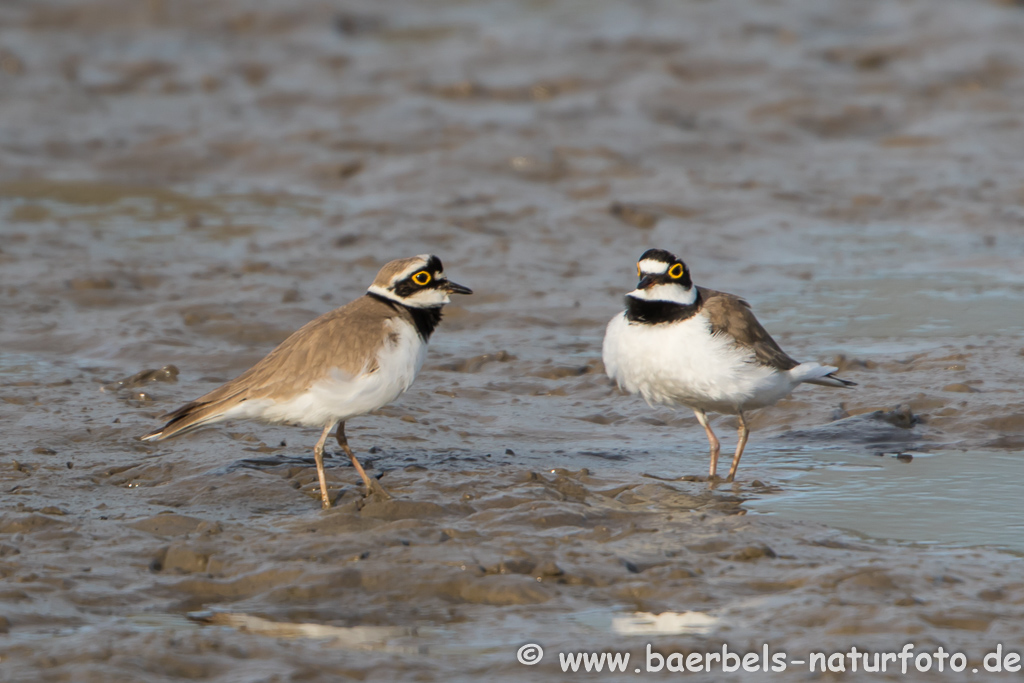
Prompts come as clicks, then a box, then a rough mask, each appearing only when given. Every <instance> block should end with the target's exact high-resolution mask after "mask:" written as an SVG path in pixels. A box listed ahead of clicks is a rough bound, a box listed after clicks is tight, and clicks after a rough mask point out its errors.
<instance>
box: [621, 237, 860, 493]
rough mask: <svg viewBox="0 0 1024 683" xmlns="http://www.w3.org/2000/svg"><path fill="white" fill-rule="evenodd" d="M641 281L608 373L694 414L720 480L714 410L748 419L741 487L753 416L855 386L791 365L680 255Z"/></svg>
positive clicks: (644, 265) (662, 258)
mask: <svg viewBox="0 0 1024 683" xmlns="http://www.w3.org/2000/svg"><path fill="white" fill-rule="evenodd" d="M637 276H638V277H639V278H640V283H639V284H638V285H637V286H636V289H634V290H633V291H632V292H629V293H628V294H627V295H626V310H625V311H623V312H622V313H621V314H619V315H617V316H615V317H614V318H612V320H611V322H609V323H608V327H607V329H606V331H605V337H604V349H603V357H604V365H605V370H606V372H607V373H608V376H609V377H611V378H612V379H614V380H615V381H616V383H617V384H618V385H619V387H620V388H622V389H624V390H626V391H628V392H630V393H633V394H637V393H638V394H640V395H641V396H643V398H644V400H645V401H647V403H648V405H652V406H653V405H655V404H659V403H660V404H667V405H684V406H687V407H688V408H690V409H691V410H693V412H694V414H696V416H697V421H698V422H700V424H701V426H702V427H704V431H705V432H707V436H708V442H709V443H710V445H711V470H710V475H709V479H710V480H711V481H713V480H714V479H715V470H716V468H717V465H718V453H719V449H720V445H719V442H718V438H717V437H716V436H715V433H714V432H713V431H712V430H711V426H710V425H709V424H708V417H707V412H708V411H713V412H716V413H725V414H728V415H736V416H737V417H738V418H739V442H738V444H737V445H736V454H735V455H734V456H733V459H732V467H730V468H729V476H728V477H727V478H726V481H732V480H733V478H734V477H735V476H736V468H737V467H739V464H740V457H741V456H742V455H743V448H744V447H745V446H746V443H747V437H748V436H749V434H750V430H749V429H747V424H746V421H745V419H744V413H745V412H746V411H748V410H754V409H756V408H763V407H765V406H770V405H773V404H774V403H776V402H777V401H778V400H779V399H781V398H783V397H784V396H788V395H789V393H790V392H791V391H793V389H794V388H795V387H796V386H797V385H798V384H802V383H804V382H806V383H809V384H821V385H824V386H829V387H849V386H854V382H850V381H848V380H845V379H840V378H839V377H836V376H835V374H834V373H835V372H837V371H838V368H834V367H830V366H827V365H820V364H818V363H798V362H797V361H795V360H793V359H792V358H790V357H789V356H788V355H786V353H785V352H784V351H783V350H782V349H781V348H779V345H778V344H777V343H775V340H774V339H772V337H771V335H769V334H768V332H767V331H766V330H765V329H764V328H763V327H762V326H761V324H760V323H759V322H758V321H757V318H755V317H754V314H753V313H752V312H751V310H750V305H749V304H748V303H747V302H746V301H744V300H743V299H741V298H739V297H737V296H734V295H732V294H726V293H725V292H716V291H715V290H713V289H705V288H704V287H695V286H694V285H693V282H692V281H691V279H690V270H689V269H688V268H687V267H686V264H685V263H683V262H682V261H680V260H679V258H678V257H676V256H675V255H674V254H671V253H669V252H667V251H665V250H663V249H649V250H647V251H645V252H644V253H643V255H642V256H641V257H640V260H639V262H638V263H637Z"/></svg>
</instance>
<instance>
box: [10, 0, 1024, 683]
mask: <svg viewBox="0 0 1024 683" xmlns="http://www.w3.org/2000/svg"><path fill="white" fill-rule="evenodd" d="M1022 30H1024V13H1022V12H1021V10H1020V8H1019V7H1017V6H1016V5H1015V4H1013V3H1002V2H979V3H973V4H970V5H966V4H962V3H956V2H953V1H952V0H949V1H946V0H940V1H938V2H936V1H929V2H925V1H924V0H910V1H908V2H903V3H899V4H892V3H884V2H868V3H858V4H849V3H840V2H829V3H825V4H821V3H816V2H806V1H804V0H785V1H783V2H778V3H773V4H771V5H770V6H769V5H751V4H749V3H741V2H738V1H737V2H732V1H731V0H730V1H727V0H721V1H719V0H715V1H713V2H695V3H683V4H680V3H668V2H665V3H644V4H629V5H623V4H621V3H604V2H597V3H594V2H588V3H582V4H581V3H574V2H571V1H568V0H565V1H558V2H545V3H522V4H520V3H464V2H431V3H427V4H423V3H411V2H408V3H407V2H399V1H395V2H390V1H389V2H383V3H381V2H366V3H346V4H345V5H344V6H340V5H337V4H331V3H320V2H303V3H283V2H276V1H269V2H264V3H259V4H258V5H251V4H246V3H236V2H230V1H228V2H222V3H217V4H215V5H210V4H209V3H201V2H191V1H189V2H174V3H171V2H161V1H159V0H157V1H154V2H147V3H138V2H125V1H121V0H94V1H85V0H83V1H82V2H49V1H47V2H33V3H8V4H5V5H4V6H2V7H0V121H2V124H0V491H2V502H0V631H2V632H3V633H2V635H0V678H3V679H4V680H11V681H46V680H52V681H171V680H208V681H230V680H252V681H293V680H294V681H298V680H348V679H356V680H381V681H388V680H412V679H415V680H438V681H441V680H443V681H461V680H474V681H476V680H484V679H487V680H522V679H523V678H524V676H527V675H529V676H530V677H531V678H533V679H537V680H547V679H548V678H555V677H558V676H560V675H561V674H560V673H559V672H558V670H557V664H556V663H554V662H555V661H557V660H556V659H555V653H557V652H558V651H559V650H579V649H587V650H602V649H618V650H629V651H631V652H634V653H635V656H639V653H640V652H641V651H642V648H643V646H644V644H646V643H647V642H651V643H654V644H655V646H656V647H657V648H659V649H661V650H662V651H665V652H669V651H681V652H693V651H704V650H712V649H716V648H718V649H720V647H721V644H722V643H723V642H725V643H728V644H729V645H730V647H731V648H733V649H745V650H757V649H759V648H760V646H761V644H762V643H765V642H767V643H770V644H771V646H772V648H773V649H787V650H790V651H792V652H797V651H801V650H804V651H809V650H812V649H814V650H836V651H839V650H842V651H846V650H848V649H849V647H850V646H851V645H854V644H855V645H857V646H858V647H860V648H874V649H878V650H882V649H892V644H893V643H894V642H897V641H898V642H899V646H902V644H903V643H904V642H915V643H916V644H918V645H919V646H920V647H928V648H930V649H934V647H933V646H937V645H939V644H941V645H943V646H945V647H946V649H947V650H949V649H950V648H955V649H958V650H962V651H964V652H965V653H967V654H968V655H969V656H970V657H971V658H972V660H971V661H972V665H973V666H978V665H979V663H980V658H981V657H982V656H983V654H984V653H986V652H988V651H989V650H990V649H991V647H990V646H992V645H994V644H995V643H998V642H1001V643H1003V644H1004V646H1005V647H1007V648H1008V649H1012V648H1014V647H1015V648H1016V649H1017V650H1020V649H1024V645H1022V636H1021V632H1020V626H1019V624H1020V623H1021V616H1022V614H1021V611H1022V608H1021V605H1022V604H1024V584H1022V583H1021V582H1020V580H1019V574H1020V571H1019V561H1020V560H1019V553H1020V552H1024V540H1022V539H1024V528H1022V527H1021V525H1020V523H1019V522H1018V521H1017V520H1018V519H1020V517H1021V514H1022V513H1024V507H1022V504H1021V502H1020V496H1019V493H1018V492H1017V491H1016V489H1015V488H1014V484H1015V482H1016V480H1017V473H1019V471H1020V463H1021V461H1020V457H1021V451H1022V449H1024V398H1022V394H1021V390H1020V377H1021V374H1022V373H1021V370H1022V369H1024V342H1022V338H1024V337H1022V332H1024V303H1022V301H1024V296H1022V294H1024V187H1022V185H1021V178H1022V177H1024V174H1022V172H1021V171H1022V169H1021V162H1020V158H1021V155H1020V153H1019V152H1020V150H1021V149H1022V146H1024V133H1022V131H1024V127H1022V124H1024V119H1022V115H1021V113H1020V112H1022V111H1024V98H1022V95H1021V92H1024V91H1022V89H1021V87H1020V86H1021V84H1022V82H1024V80H1022V79H1024V60H1022V59H1021V57H1020V51H1019V48H1018V44H1019V36H1020V35H1021V31H1022ZM652 246H659V247H663V248H668V249H671V250H673V251H675V252H677V253H679V254H680V255H681V256H682V257H683V258H684V259H685V260H686V261H687V263H688V264H689V266H690V268H691V270H692V272H693V274H694V279H695V280H696V281H697V282H698V283H699V284H702V285H705V286H708V287H712V288H716V289H721V290H724V291H729V292H733V293H736V294H740V295H743V296H745V297H746V298H748V299H749V300H750V302H751V304H752V305H753V307H754V310H755V311H756V313H757V314H758V316H759V318H760V319H761V320H762V322H764V323H765V325H766V326H767V327H768V329H769V330H770V331H771V332H772V334H773V335H774V336H775V337H776V339H777V340H778V341H779V342H780V344H781V345H782V346H783V348H784V349H785V350H786V351H787V352H788V353H790V354H791V355H792V356H794V357H795V358H798V359H800V360H818V361H821V362H829V363H832V364H834V365H837V366H839V367H840V369H841V371H842V373H843V376H844V377H847V378H849V379H851V380H853V381H856V382H857V383H858V387H857V388H856V389H854V390H849V391H840V390H829V389H827V388H820V387H815V388H801V389H798V390H797V392H795V393H794V394H793V396H792V397H790V398H788V399H786V400H783V401H782V402H780V403H779V404H778V405H777V406H775V407H773V408H770V409H766V410H762V411H758V412H757V413H755V414H753V415H751V416H750V419H749V424H750V425H751V427H752V428H753V430H754V431H753V434H752V436H751V441H750V443H749V445H748V448H747V452H746V454H745V455H744V460H743V463H742V464H741V466H740V470H739V481H738V482H737V484H736V485H735V486H731V485H730V486H727V485H720V486H718V487H715V488H709V487H708V486H707V484H706V483H704V482H702V481H699V479H700V475H703V474H705V473H706V470H707V444H706V440H705V437H704V434H703V430H702V429H701V428H700V427H699V425H698V424H697V422H696V420H695V419H694V418H693V417H692V415H690V414H689V413H688V412H687V411H685V410H682V411H678V412H674V411H671V410H669V409H665V408H657V409H652V408H649V407H648V406H646V405H645V404H644V403H643V402H642V401H641V400H639V399H638V398H636V397H627V396H624V395H622V394H620V393H619V392H618V391H616V390H615V389H614V388H613V387H612V386H611V385H610V383H609V381H608V379H607V378H606V377H605V376H604V374H603V368H602V365H601V361H600V345H601V338H602V334H603V328H604V325H605V324H606V322H607V320H608V319H609V318H610V317H611V316H612V315H613V314H615V312H616V311H617V310H618V309H619V308H620V306H621V297H622V295H623V294H624V293H625V292H626V291H627V290H629V289H631V288H632V287H633V286H634V284H635V281H634V260H635V259H636V257H637V256H638V255H639V254H640V253H642V252H643V251H644V250H645V249H646V248H648V247H652ZM424 252H431V253H436V254H438V255H439V256H440V257H441V258H442V259H443V261H444V263H445V266H446V270H447V272H448V274H449V275H451V277H452V278H453V279H454V280H456V281H458V282H460V283H464V284H466V285H467V286H470V287H472V288H473V289H474V291H475V292H476V294H474V295H473V296H472V297H467V298H465V299H461V300H460V301H458V302H456V305H453V306H451V307H449V308H448V309H447V310H446V315H445V319H444V321H443V323H442V325H441V327H440V328H439V330H438V331H437V333H436V334H435V336H434V338H433V340H432V342H431V349H430V354H429V357H428V359H427V362H426V364H425V367H424V369H423V372H422V373H421V375H420V377H419V379H418V380H417V382H416V383H415V384H414V386H413V387H412V388H411V389H410V391H409V392H408V393H407V394H406V395H404V396H403V397H402V398H401V399H400V400H398V401H396V402H395V403H394V404H393V405H391V406H388V407H385V408H383V409H381V410H379V411H377V412H375V413H374V414H372V415H368V416H365V417H363V418H359V419H355V420H352V421H351V422H350V423H349V424H348V425H347V433H348V436H349V440H350V443H351V445H352V447H353V448H354V449H355V451H356V452H357V454H358V455H359V456H360V457H361V458H363V459H364V461H365V462H366V465H367V469H368V471H369V472H371V474H372V475H373V476H378V477H380V478H381V482H382V483H383V484H384V486H385V487H386V488H388V490H389V491H391V492H392V493H393V494H395V495H396V499H395V500H393V501H389V502H380V501H365V500H364V499H363V498H362V495H361V487H360V482H359V479H358V477H357V476H356V475H355V472H354V470H353V469H352V468H351V467H350V465H349V464H348V462H347V459H346V458H344V457H340V454H336V457H333V458H330V459H328V461H327V463H328V479H329V482H330V484H331V491H332V495H334V496H336V504H337V507H336V508H335V509H334V510H332V511H329V512H320V511H319V510H318V503H317V484H316V473H315V469H314V467H313V466H312V464H313V463H312V445H313V443H314V442H315V439H316V436H317V435H316V434H314V433H310V432H308V431H306V430H302V429H299V428H289V427H283V426H265V425H259V424H253V423H234V424H227V425H222V426H220V427H219V428H217V429H214V430H207V431H204V432H200V433H196V434H193V435H189V436H186V437H183V438H180V439H176V440H173V441H169V442H166V443H161V444H158V445H154V444H149V443H142V442H140V441H138V437H139V436H140V435H141V434H143V433H145V432H147V431H149V430H151V429H152V428H154V426H156V425H157V424H158V419H157V417H158V415H160V414H161V413H163V412H166V411H168V410H170V409H173V408H175V407H176V406H178V405H180V404H181V403H182V402H184V401H186V400H189V399H191V398H194V397H196V396H198V395H201V394H202V393H204V392H206V391H208V390H210V389H212V388H213V387H215V386H217V385H218V384H219V383H221V382H223V381H225V380H227V379H230V378H231V377H233V376H235V375H236V374H238V373H239V372H241V371H243V370H245V369H246V368H247V367H249V365H251V364H252V363H253V362H255V361H256V360H258V359H259V358H261V357H262V356H263V355H264V354H265V353H266V352H267V351H269V349H271V348H272V347H273V346H274V344H276V343H277V342H279V341H281V340H283V339H284V338H285V337H286V336H287V335H288V334H289V333H290V332H291V331H293V330H294V329H296V328H298V327H299V326H301V325H302V324H304V323H305V322H307V321H308V320H310V319H312V318H313V317H315V316H316V315H319V314H320V313H323V312H325V311H327V310H330V309H331V308H333V307H335V306H338V305H341V304H343V303H345V302H347V301H349V300H350V299H352V298H354V297H356V296H359V295H360V294H361V293H362V292H363V291H364V290H365V287H366V286H367V285H368V283H369V282H370V280H371V279H372V277H373V275H374V274H375V272H376V270H377V269H378V268H379V266H380V265H381V264H382V263H384V262H386V261H388V260H390V259H392V258H396V257H400V256H406V255H411V254H416V253H424ZM712 424H713V426H714V428H715V429H716V431H717V432H718V433H719V435H720V437H721V438H722V440H723V449H724V450H728V449H730V448H731V447H732V445H733V444H734V438H735V436H734V434H735V427H736V423H735V420H734V419H732V418H727V417H716V418H715V419H714V420H713V422H712ZM684 612H691V613H697V614H699V615H701V616H700V617H699V618H696V617H694V619H696V621H693V620H692V619H691V622H687V623H694V624H699V626H693V627H687V628H686V629H682V628H680V629H677V630H675V631H673V632H671V633H665V632H661V633H652V632H650V631H647V632H644V631H642V629H641V630H640V631H637V630H636V629H637V628H638V627H636V626H635V624H634V625H633V626H630V627H629V628H632V629H633V630H628V629H627V630H625V631H624V630H623V628H626V627H623V626H621V624H622V623H627V624H629V623H633V621H630V620H637V619H639V620H640V621H642V620H643V619H644V618H646V617H638V616H637V615H638V614H639V615H643V614H654V615H658V614H660V615H669V616H670V615H672V614H675V613H684ZM669 616H665V617H663V619H669ZM622 620H626V621H625V622H623V621H622ZM659 623H660V622H659ZM617 624H618V625H617ZM528 642H537V643H541V644H543V645H544V647H545V649H546V650H547V651H548V657H549V659H550V660H551V661H548V660H545V661H544V662H542V663H541V664H539V665H537V666H534V667H533V668H530V669H526V668H524V667H523V665H521V664H519V663H518V662H517V661H516V659H515V654H516V649H517V648H518V647H519V646H520V645H522V644H524V643H528ZM630 675H632V674H630ZM791 675H792V676H793V677H794V678H800V677H802V676H803V675H805V674H801V673H799V672H792V673H791ZM859 675H861V674H851V673H847V674H845V677H847V678H850V679H851V680H859V679H858V678H857V676H859ZM929 675H932V676H933V677H938V674H934V673H933V674H929ZM690 676H691V677H693V678H694V679H695V680H696V679H699V675H696V674H690ZM865 676H866V675H861V677H862V678H864V677H865ZM758 677H761V675H760V674H751V675H750V676H748V678H750V680H753V679H754V678H758ZM866 677H870V678H871V679H872V680H878V679H881V680H887V678H886V677H885V676H881V675H872V676H866ZM897 677H898V676H897ZM920 677H921V678H922V679H924V678H926V675H925V674H921V675H920ZM608 678H609V680H612V677H611V676H608ZM737 678H738V679H741V680H742V679H743V677H742V676H739V675H737ZM889 678H893V676H889ZM708 680H714V677H710V678H708Z"/></svg>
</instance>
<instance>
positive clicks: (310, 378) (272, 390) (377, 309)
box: [195, 296, 396, 403]
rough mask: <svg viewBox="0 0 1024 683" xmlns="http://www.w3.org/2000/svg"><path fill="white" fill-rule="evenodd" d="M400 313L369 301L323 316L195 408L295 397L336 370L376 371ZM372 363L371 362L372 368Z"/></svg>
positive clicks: (213, 392)
mask: <svg viewBox="0 0 1024 683" xmlns="http://www.w3.org/2000/svg"><path fill="white" fill-rule="evenodd" d="M395 315H396V311H395V310H394V309H393V308H391V307H390V306H388V305H387V304H385V303H383V302H380V301H378V300H376V299H373V298H371V297H368V296H364V297H360V298H359V299H356V300H355V301H353V302H351V303H349V304H347V305H345V306H342V307H341V308H336V309H335V310H333V311H330V312H329V313H324V314H323V315H322V316H320V317H319V318H316V319H315V320H312V321H310V322H308V323H306V324H305V325H303V326H302V327H300V328H299V329H298V330H296V331H295V332H293V333H292V335H291V336H289V337H288V338H287V339H285V340H284V341H283V342H281V344H280V345H279V346H278V347H277V348H275V349H274V350H273V351H271V352H270V353H269V354H267V355H266V357H264V358H263V360H261V361H259V362H258V363H256V365H254V366H252V367H251V368H249V369H248V370H246V371H245V372H244V373H242V374H241V375H239V376H238V377H236V378H235V379H233V380H231V381H230V382H228V383H227V384H224V385H223V386H220V387H218V388H216V389H214V390H213V391H211V392H210V393H208V394H206V395H205V396H201V397H200V398H198V399H196V401H195V402H196V403H210V402H214V401H223V400H225V399H228V398H229V397H231V396H234V395H242V396H244V397H245V398H263V397H268V396H290V395H294V394H297V393H301V392H303V391H305V390H306V389H308V388H309V387H310V385H312V384H313V383H314V382H316V381H317V380H319V379H321V378H322V377H324V376H325V375H327V374H328V373H329V372H330V371H331V370H332V369H338V370H341V371H342V372H345V373H348V374H351V375H356V374H358V373H359V372H361V371H363V370H374V369H376V368H375V367H374V364H375V363H376V360H373V359H374V358H375V356H376V355H377V349H378V348H379V347H380V346H381V345H382V344H383V343H384V342H385V341H386V340H385V334H384V326H385V324H386V323H387V321H388V320H389V319H390V318H393V317H395ZM367 359H371V360H370V364H369V366H368V365H367Z"/></svg>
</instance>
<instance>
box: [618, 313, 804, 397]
mask: <svg viewBox="0 0 1024 683" xmlns="http://www.w3.org/2000/svg"><path fill="white" fill-rule="evenodd" d="M603 356H604V365H605V370H606V372H607V373H608V376H609V377H611V378H612V379H614V380H615V381H616V382H617V383H618V385H619V387H621V388H622V389H624V390H626V391H628V392H630V393H634V394H636V393H638V394H640V395H641V396H643V397H644V400H645V401H647V403H649V404H655V403H664V404H669V405H685V406H688V407H690V408H695V409H699V410H709V411H714V412H719V413H729V414H736V413H738V412H740V411H743V410H752V409H754V408H761V407H764V406H767V405H771V404H773V403H775V402H776V401H778V400H779V399H780V398H782V397H783V396H786V395H787V394H788V393H789V392H790V391H792V390H793V387H794V385H795V383H794V382H793V381H792V379H791V378H790V375H789V373H788V372H778V371H777V370H775V369H773V368H769V367H766V366H764V365H761V364H760V363H757V362H755V359H754V354H753V352H751V351H748V350H746V349H744V348H743V347H741V346H739V345H737V344H736V343H734V342H733V341H732V339H731V338H729V337H728V336H726V335H722V334H717V335H712V334H711V325H710V322H709V321H708V319H707V318H706V317H705V316H703V315H701V314H697V315H695V316H693V317H692V318H689V319H687V320H683V321H680V322H675V323H664V324H660V325H646V324H642V323H630V322H629V320H628V319H627V318H626V315H625V313H622V314H620V315H618V316H616V317H614V318H612V320H611V322H609V323H608V328H607V330H606V331H605V338H604V353H603Z"/></svg>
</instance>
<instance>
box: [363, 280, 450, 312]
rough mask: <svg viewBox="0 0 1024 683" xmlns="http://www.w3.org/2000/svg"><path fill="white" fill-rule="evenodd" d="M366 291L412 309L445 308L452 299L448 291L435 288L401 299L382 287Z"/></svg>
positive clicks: (371, 287) (371, 286)
mask: <svg viewBox="0 0 1024 683" xmlns="http://www.w3.org/2000/svg"><path fill="white" fill-rule="evenodd" d="M366 291H367V292H369V293H370V294H376V295H377V296H379V297H383V298H385V299H387V300H388V301H394V302H395V303H399V304H402V305H403V306H409V307H411V308H436V307H438V306H444V305H445V304H447V303H451V297H450V295H449V294H448V291H447V290H445V289H436V288H433V287H431V288H430V289H421V290H420V291H418V292H416V293H415V294H413V295H412V296H407V297H400V296H398V295H397V294H395V293H394V292H392V291H391V290H390V289H387V288H386V287H381V286H380V285H370V288H369V289H367V290H366Z"/></svg>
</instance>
